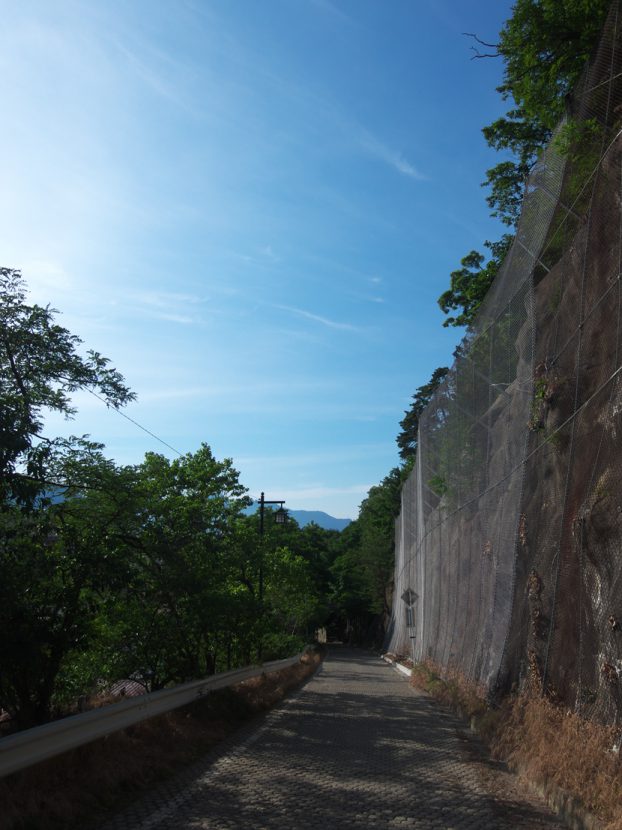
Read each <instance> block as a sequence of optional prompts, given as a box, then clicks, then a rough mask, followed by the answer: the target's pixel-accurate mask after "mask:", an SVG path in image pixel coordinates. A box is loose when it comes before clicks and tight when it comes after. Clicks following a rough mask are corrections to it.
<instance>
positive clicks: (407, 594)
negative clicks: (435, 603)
mask: <svg viewBox="0 0 622 830" xmlns="http://www.w3.org/2000/svg"><path fill="white" fill-rule="evenodd" d="M402 599H403V601H404V602H405V603H406V605H408V607H409V608H412V606H413V605H414V604H415V603H416V602H417V600H418V599H419V594H416V593H415V592H414V591H413V589H412V588H406V590H405V591H404V593H403V594H402Z"/></svg>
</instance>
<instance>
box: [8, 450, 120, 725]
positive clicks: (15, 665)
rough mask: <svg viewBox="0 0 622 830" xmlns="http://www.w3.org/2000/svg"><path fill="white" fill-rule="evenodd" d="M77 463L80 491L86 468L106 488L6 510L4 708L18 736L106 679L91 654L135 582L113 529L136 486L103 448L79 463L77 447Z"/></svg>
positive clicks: (73, 461)
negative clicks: (107, 609) (114, 605)
mask: <svg viewBox="0 0 622 830" xmlns="http://www.w3.org/2000/svg"><path fill="white" fill-rule="evenodd" d="M63 458H65V459H66V458H67V456H66V455H64V456H63ZM71 464H72V466H73V467H74V469H72V470H71V471H67V475H71V476H72V478H73V480H74V485H73V486H74V487H76V488H77V486H78V485H77V483H76V475H77V471H76V469H75V468H76V467H78V466H79V467H81V468H82V469H83V470H85V469H86V468H87V467H89V468H90V474H91V477H92V478H96V479H97V481H98V485H99V486H100V487H101V488H102V490H100V491H97V490H96V491H91V492H89V491H86V490H83V491H82V492H79V491H77V492H76V494H74V495H71V494H69V493H67V492H66V493H65V497H64V498H63V499H61V500H58V501H56V502H53V503H45V502H44V503H41V504H40V505H39V506H38V507H35V508H33V509H24V508H23V507H21V506H20V505H19V504H16V503H15V504H5V505H4V507H3V509H2V510H1V511H0V572H1V573H2V580H0V627H1V629H2V637H1V638H0V701H1V703H2V706H3V707H4V708H5V709H7V710H8V711H9V712H10V713H11V714H12V715H13V716H14V718H15V721H16V723H17V725H18V726H19V727H20V728H25V727H28V726H32V725H35V724H38V723H44V722H45V721H47V720H48V719H49V718H50V716H51V714H52V710H53V708H54V706H57V705H60V704H62V703H64V702H66V700H67V697H71V696H77V695H78V694H81V693H83V692H85V691H88V690H89V687H90V686H91V685H92V683H93V682H94V680H95V679H96V678H97V677H98V676H101V675H100V674H98V673H95V670H94V667H92V666H91V667H90V670H87V671H86V672H85V667H86V662H85V660H84V655H85V654H86V653H87V652H88V651H89V650H90V649H91V647H92V645H93V642H94V641H95V640H96V639H97V636H98V632H97V623H96V620H97V618H98V615H100V613H101V610H102V608H103V605H104V603H105V602H106V600H107V598H108V597H109V596H110V595H111V594H115V593H116V594H118V593H120V592H122V591H123V590H124V586H125V584H126V583H127V580H128V579H129V577H130V575H131V562H130V561H129V560H128V557H127V555H126V550H125V546H124V545H123V544H119V539H118V536H117V530H116V529H117V528H118V527H119V526H120V524H122V522H121V515H122V514H126V516H127V510H128V504H129V503H131V489H130V488H129V487H126V486H125V485H126V484H129V482H128V481H127V480H126V481H125V482H124V481H122V480H121V479H122V474H121V473H120V472H118V471H116V470H115V469H114V466H113V465H111V463H110V462H108V461H106V460H105V459H104V458H103V457H102V456H101V454H100V453H99V449H98V447H97V446H96V445H91V446H90V447H88V454H85V455H83V456H82V457H80V458H77V452H76V450H75V449H74V450H73V451H72V453H71ZM56 466H57V470H56V472H57V473H58V472H62V471H61V470H59V469H58V467H59V466H60V461H57V464H56ZM107 492H108V493H114V494H115V495H114V497H110V496H108V495H107ZM115 537H116V538H115ZM78 664H80V666H81V669H80V670H78V669H77V666H78Z"/></svg>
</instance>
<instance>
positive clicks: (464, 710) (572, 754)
mask: <svg viewBox="0 0 622 830" xmlns="http://www.w3.org/2000/svg"><path fill="white" fill-rule="evenodd" d="M443 675H444V676H441V669H440V668H439V667H438V666H436V665H435V664H434V663H432V662H431V661H427V662H425V663H419V664H418V665H416V666H415V667H414V669H413V671H412V683H413V685H414V686H416V687H417V688H419V689H423V690H425V691H427V692H428V693H429V694H430V695H432V697H434V698H435V699H436V700H438V701H439V702H440V703H441V704H443V705H445V706H449V707H450V708H452V709H453V710H454V711H456V712H458V713H459V714H461V715H462V716H464V717H467V718H469V719H470V720H471V723H472V724H473V726H474V728H475V729H476V731H477V732H478V733H479V734H480V736H481V737H482V738H483V739H484V740H485V741H486V742H487V743H488V744H489V746H490V748H491V751H492V754H493V755H494V756H495V757H496V758H498V759H500V760H504V761H507V762H508V763H509V764H510V766H512V767H513V768H515V769H517V770H519V771H520V774H521V775H522V776H523V777H525V778H526V779H527V780H529V781H532V782H534V783H537V784H539V785H540V786H543V787H544V788H545V789H547V788H550V787H551V785H554V786H556V787H558V788H559V789H561V790H563V791H565V792H566V793H568V794H569V795H571V796H573V797H574V798H575V799H577V800H578V801H579V802H580V803H581V804H582V805H583V806H584V807H585V809H587V810H588V811H590V812H592V813H594V814H595V815H597V816H598V817H599V818H600V819H601V820H602V821H603V822H604V823H605V825H606V830H622V758H621V757H620V752H619V751H618V750H616V749H614V747H619V745H620V740H621V734H622V730H621V729H620V728H619V727H618V728H614V727H606V726H602V725H600V724H598V723H595V722H593V721H588V720H586V719H585V718H583V717H581V716H580V715H577V714H575V713H573V712H570V711H568V710H567V709H564V708H563V707H562V706H560V705H559V704H558V703H556V702H555V701H553V700H551V699H549V698H547V697H545V696H543V695H542V694H541V691H540V689H539V687H538V685H537V684H536V683H532V684H531V685H529V686H528V687H526V688H525V690H524V691H523V692H521V693H520V694H519V695H516V696H513V697H509V698H507V699H506V700H505V701H504V702H503V703H502V705H501V706H500V707H499V708H498V709H490V708H488V707H487V706H486V703H485V700H484V695H483V692H482V690H481V689H478V688H477V687H475V686H474V685H473V684H472V683H470V682H469V681H468V680H466V679H465V678H464V677H463V676H461V675H460V674H459V673H453V674H451V673H450V674H448V673H447V672H444V673H443Z"/></svg>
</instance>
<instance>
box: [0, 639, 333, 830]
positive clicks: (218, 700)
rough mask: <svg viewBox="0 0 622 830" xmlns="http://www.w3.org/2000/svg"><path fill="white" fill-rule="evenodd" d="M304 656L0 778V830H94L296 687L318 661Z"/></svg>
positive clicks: (311, 655)
mask: <svg viewBox="0 0 622 830" xmlns="http://www.w3.org/2000/svg"><path fill="white" fill-rule="evenodd" d="M303 659H304V663H301V664H300V665H297V666H294V667H292V668H289V669H284V670H282V671H279V672H273V673H271V674H268V675H262V676H261V677H257V678H253V679H251V680H247V681H245V682H244V683H240V684H239V685H238V686H234V687H232V688H230V689H223V690H221V691H218V692H214V693H212V694H211V695H209V696H208V697H207V698H205V699H204V700H201V701H197V702H196V703H193V704H191V705H190V706H185V707H183V708H181V709H177V710H175V711H174V712H169V713H168V714H166V715H161V716H159V717H157V718H151V719H150V720H147V721H143V723H140V724H137V725H136V726H133V727H131V728H129V729H126V730H124V731H123V732H116V733H114V734H112V735H109V736H107V737H106V738H103V739H101V740H98V741H94V742H93V743H91V744H87V745H85V746H83V747H79V748H78V749H75V750H73V751H72V752H68V753H65V754H64V755H61V756H58V757H57V758H54V759H52V760H50V761H47V762H45V763H42V764H38V765H37V766H35V767H31V768H30V769H27V770H23V771H22V772H19V773H15V774H13V775H11V776H8V777H7V778H5V779H2V780H1V781H0V804H1V805H2V808H1V810H0V830H86V828H88V827H94V826H96V825H97V824H98V823H100V822H101V821H102V820H103V819H104V818H105V817H106V816H107V815H109V814H110V813H111V812H114V811H117V810H119V809H121V808H122V807H123V806H125V805H126V804H127V803H129V802H130V801H132V800H134V799H135V798H136V797H137V795H138V794H140V792H141V791H142V790H144V789H146V788H148V787H149V786H151V785H153V784H154V783H155V782H157V781H159V780H162V779H164V778H167V777H169V776H170V775H172V774H173V773H174V772H176V771H177V770H179V769H180V768H181V767H183V766H184V765H185V764H188V763H190V762H192V761H194V760H196V759H197V758H199V757H200V756H201V755H202V754H204V753H205V752H206V751H207V750H208V749H209V748H210V747H212V746H213V745H214V744H216V743H218V741H220V740H222V739H223V738H224V737H226V736H227V735H229V734H230V733H231V732H233V731H234V730H235V729H236V728H237V727H238V726H240V725H241V724H242V723H243V722H245V721H247V720H248V719H249V718H252V717H253V716H254V715H256V714H257V713H259V712H261V711H263V710H266V709H269V708H270V707H271V706H273V705H274V704H275V703H277V702H278V701H280V700H281V699H282V698H283V697H285V695H286V694H287V692H288V691H290V690H292V689H294V688H296V687H297V686H299V685H300V684H301V683H302V682H303V681H304V680H305V679H306V678H308V677H309V676H310V675H311V674H313V672H314V671H315V669H316V667H317V665H318V663H319V662H320V660H321V657H320V656H319V655H318V654H306V655H305V657H304V658H303Z"/></svg>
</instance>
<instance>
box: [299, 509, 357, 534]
mask: <svg viewBox="0 0 622 830" xmlns="http://www.w3.org/2000/svg"><path fill="white" fill-rule="evenodd" d="M287 512H288V514H289V515H290V516H292V518H294V519H296V521H297V522H298V524H299V525H300V527H304V526H305V525H308V524H311V522H315V524H316V525H319V526H320V527H323V528H324V530H343V529H344V528H346V527H347V526H348V525H349V524H350V523H351V522H352V519H336V518H335V517H334V516H329V514H328V513H324V511H323V510H288V511H287Z"/></svg>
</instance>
